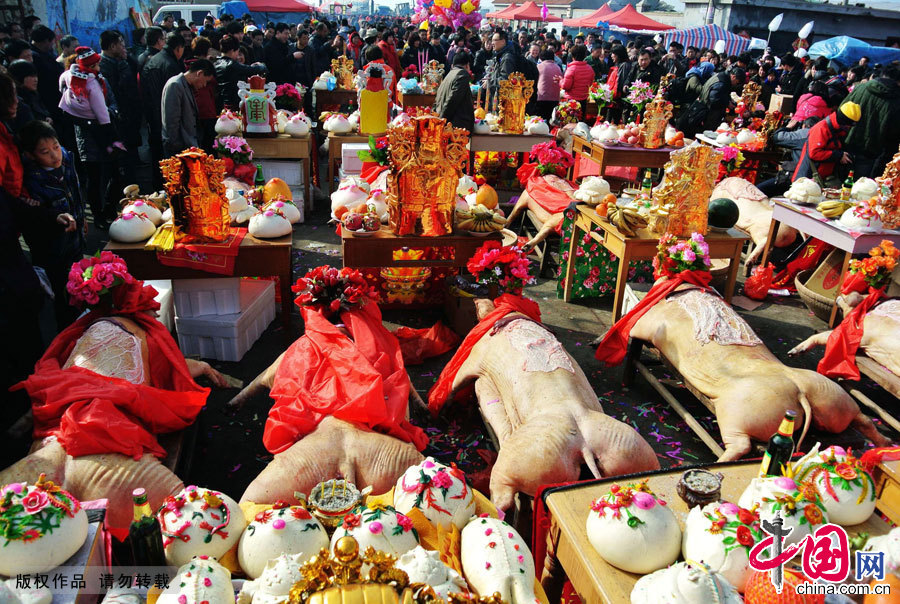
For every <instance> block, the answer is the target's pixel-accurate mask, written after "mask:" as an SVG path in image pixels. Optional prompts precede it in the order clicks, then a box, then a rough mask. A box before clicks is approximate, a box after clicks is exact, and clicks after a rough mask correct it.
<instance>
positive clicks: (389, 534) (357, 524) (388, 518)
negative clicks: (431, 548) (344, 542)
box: [331, 506, 419, 556]
mask: <svg viewBox="0 0 900 604" xmlns="http://www.w3.org/2000/svg"><path fill="white" fill-rule="evenodd" d="M348 535H349V536H350V537H353V538H354V539H356V541H357V542H358V543H359V551H361V552H364V551H366V548H367V547H369V546H370V545H371V546H372V547H374V548H375V551H381V552H385V553H387V554H391V555H393V556H400V555H401V554H405V553H406V552H408V551H409V550H411V549H413V548H414V547H416V546H417V545H419V535H418V534H417V533H416V531H415V529H413V526H412V520H410V519H409V518H408V517H406V516H405V515H404V514H401V513H400V512H398V511H397V510H395V509H394V508H393V507H391V506H376V507H373V508H368V507H364V506H357V507H356V508H355V509H354V510H353V511H352V512H351V513H349V514H347V515H346V516H344V522H343V524H341V526H339V527H338V528H337V530H335V531H334V535H332V537H331V549H334V546H335V544H336V543H337V542H338V539H340V538H341V537H346V536H348Z"/></svg>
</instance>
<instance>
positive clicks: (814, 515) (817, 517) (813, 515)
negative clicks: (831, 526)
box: [803, 503, 822, 526]
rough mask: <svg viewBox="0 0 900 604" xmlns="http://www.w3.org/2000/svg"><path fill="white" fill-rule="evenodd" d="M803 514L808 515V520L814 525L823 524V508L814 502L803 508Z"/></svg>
mask: <svg viewBox="0 0 900 604" xmlns="http://www.w3.org/2000/svg"><path fill="white" fill-rule="evenodd" d="M803 515H804V516H805V517H806V521H807V522H809V523H810V525H812V526H815V525H817V524H822V510H820V509H819V508H818V506H817V505H816V504H814V503H810V504H809V505H807V506H806V507H805V508H803Z"/></svg>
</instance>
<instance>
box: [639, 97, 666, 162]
mask: <svg viewBox="0 0 900 604" xmlns="http://www.w3.org/2000/svg"><path fill="white" fill-rule="evenodd" d="M663 92H665V88H664V87H663V85H662V84H660V86H659V92H657V93H656V98H654V99H653V100H652V101H650V102H649V103H647V108H646V109H644V119H643V120H642V121H641V135H640V140H639V144H640V146H641V147H644V148H645V149H659V148H660V147H662V146H664V145H665V144H666V126H668V125H669V120H670V119H672V103H670V102H669V101H667V100H666V99H664V98H663Z"/></svg>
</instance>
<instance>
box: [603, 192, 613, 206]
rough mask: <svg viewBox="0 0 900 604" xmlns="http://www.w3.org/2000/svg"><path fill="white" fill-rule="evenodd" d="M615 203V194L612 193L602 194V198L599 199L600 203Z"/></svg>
mask: <svg viewBox="0 0 900 604" xmlns="http://www.w3.org/2000/svg"><path fill="white" fill-rule="evenodd" d="M610 203H611V204H613V205H616V196H615V194H614V193H607V194H606V195H604V196H603V199H601V200H600V205H602V206H606V205H607V204H610Z"/></svg>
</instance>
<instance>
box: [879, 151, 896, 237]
mask: <svg viewBox="0 0 900 604" xmlns="http://www.w3.org/2000/svg"><path fill="white" fill-rule="evenodd" d="M878 184H879V186H880V187H881V195H879V196H878V197H879V201H878V202H877V204H876V210H877V211H878V215H879V217H880V218H881V222H882V223H883V224H884V228H886V229H896V228H897V227H898V226H900V152H898V153H895V154H894V159H892V160H891V161H889V162H888V163H887V165H886V166H885V167H884V174H882V175H881V178H879V179H878Z"/></svg>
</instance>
